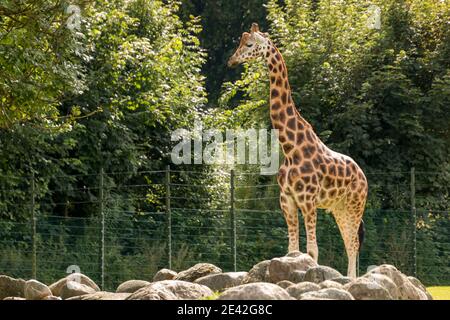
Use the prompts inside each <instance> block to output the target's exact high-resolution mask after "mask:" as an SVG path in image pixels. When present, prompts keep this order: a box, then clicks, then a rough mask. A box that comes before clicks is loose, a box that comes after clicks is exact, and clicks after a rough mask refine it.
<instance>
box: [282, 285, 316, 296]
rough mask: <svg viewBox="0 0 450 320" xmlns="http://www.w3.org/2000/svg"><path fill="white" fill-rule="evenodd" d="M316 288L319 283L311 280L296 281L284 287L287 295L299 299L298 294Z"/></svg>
mask: <svg viewBox="0 0 450 320" xmlns="http://www.w3.org/2000/svg"><path fill="white" fill-rule="evenodd" d="M318 290H320V287H319V285H318V284H315V283H312V282H301V283H297V284H294V285H293V286H290V287H288V288H287V289H286V291H287V292H288V293H289V295H290V296H291V297H293V298H295V299H300V296H301V295H302V294H304V293H306V292H310V291H318Z"/></svg>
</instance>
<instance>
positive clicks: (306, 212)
mask: <svg viewBox="0 0 450 320" xmlns="http://www.w3.org/2000/svg"><path fill="white" fill-rule="evenodd" d="M301 210H302V215H303V220H304V222H305V230H306V251H307V253H308V254H309V255H310V256H311V257H312V258H313V259H314V261H316V262H317V261H318V260H319V248H318V247H317V238H316V222H317V215H316V208H315V207H314V205H313V204H312V203H309V204H305V205H302V206H301Z"/></svg>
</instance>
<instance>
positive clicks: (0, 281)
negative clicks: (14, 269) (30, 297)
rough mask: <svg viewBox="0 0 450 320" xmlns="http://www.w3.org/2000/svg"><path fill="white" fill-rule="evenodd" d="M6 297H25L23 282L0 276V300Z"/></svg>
mask: <svg viewBox="0 0 450 320" xmlns="http://www.w3.org/2000/svg"><path fill="white" fill-rule="evenodd" d="M7 297H21V298H23V297H25V280H23V279H14V278H11V277H8V276H5V275H0V300H3V299H5V298H7Z"/></svg>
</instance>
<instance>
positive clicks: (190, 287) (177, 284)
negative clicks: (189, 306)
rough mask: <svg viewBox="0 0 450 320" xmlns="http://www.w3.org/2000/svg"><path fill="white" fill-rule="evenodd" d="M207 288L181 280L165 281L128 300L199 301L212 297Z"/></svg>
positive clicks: (145, 288) (132, 295)
mask: <svg viewBox="0 0 450 320" xmlns="http://www.w3.org/2000/svg"><path fill="white" fill-rule="evenodd" d="M212 294H213V292H212V291H211V289H210V288H208V287H207V286H203V285H201V284H197V283H191V282H187V281H180V280H163V281H157V282H153V283H151V284H149V285H148V286H146V287H144V288H141V289H139V290H138V291H136V292H135V293H132V294H131V295H130V296H129V297H128V298H127V299H126V300H198V299H202V298H206V297H208V296H211V295H212Z"/></svg>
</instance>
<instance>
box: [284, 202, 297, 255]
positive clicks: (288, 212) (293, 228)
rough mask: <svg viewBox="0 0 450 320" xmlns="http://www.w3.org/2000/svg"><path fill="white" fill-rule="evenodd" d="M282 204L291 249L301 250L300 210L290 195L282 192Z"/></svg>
mask: <svg viewBox="0 0 450 320" xmlns="http://www.w3.org/2000/svg"><path fill="white" fill-rule="evenodd" d="M280 206H281V210H282V211H283V215H284V218H285V219H286V224H287V227H288V235H289V251H288V252H293V251H299V237H298V211H297V205H296V204H295V201H294V200H293V199H292V198H291V196H290V195H286V194H283V193H282V194H280Z"/></svg>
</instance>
